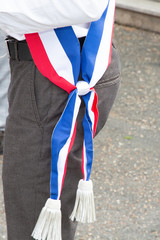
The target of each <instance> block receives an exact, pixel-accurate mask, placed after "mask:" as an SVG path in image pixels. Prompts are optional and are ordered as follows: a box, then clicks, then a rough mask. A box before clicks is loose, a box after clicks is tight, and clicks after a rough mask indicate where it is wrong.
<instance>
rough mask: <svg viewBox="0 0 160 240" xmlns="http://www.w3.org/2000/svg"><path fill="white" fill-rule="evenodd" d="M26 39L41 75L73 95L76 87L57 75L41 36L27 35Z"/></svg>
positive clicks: (36, 34) (35, 34)
mask: <svg viewBox="0 0 160 240" xmlns="http://www.w3.org/2000/svg"><path fill="white" fill-rule="evenodd" d="M25 38H26V41H27V43H28V46H29V49H30V51H31V55H32V57H33V60H34V62H35V64H36V66H37V67H38V69H39V71H40V72H41V74H42V75H44V76H45V77H46V78H48V79H49V80H50V81H51V82H53V83H54V84H55V85H57V86H58V87H60V88H62V89H63V90H65V91H67V92H68V93H71V92H72V91H73V90H74V89H75V88H76V87H75V86H74V85H72V84H71V83H69V82H68V81H66V80H65V79H64V78H63V77H61V76H59V75H58V74H57V72H56V71H55V69H54V68H53V66H52V64H51V62H50V60H49V58H48V56H47V53H46V51H45V48H44V46H43V43H42V41H41V39H40V37H39V34H38V33H33V34H26V35H25ZM53 44H54V43H53ZM55 57H56V56H55Z"/></svg>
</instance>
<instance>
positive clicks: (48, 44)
mask: <svg viewBox="0 0 160 240" xmlns="http://www.w3.org/2000/svg"><path fill="white" fill-rule="evenodd" d="M39 36H40V38H41V41H42V43H43V45H44V48H45V50H46V53H47V55H48V58H49V60H50V62H51V64H52V66H53V67H54V69H55V71H56V72H57V73H58V75H59V76H61V77H63V78H64V79H66V80H67V81H68V82H70V83H71V84H73V85H74V84H75V83H74V76H73V70H72V64H71V62H70V60H69V58H68V56H67V54H66V52H65V51H64V49H63V47H62V45H61V43H60V41H59V39H58V38H57V35H56V33H55V31H54V30H53V31H46V32H41V33H39ZM48 39H52V41H48ZM66 69H67V71H66Z"/></svg>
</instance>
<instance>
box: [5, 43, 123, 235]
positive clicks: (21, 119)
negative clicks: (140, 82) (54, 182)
mask: <svg viewBox="0 0 160 240" xmlns="http://www.w3.org/2000/svg"><path fill="white" fill-rule="evenodd" d="M10 64H11V83H10V86H9V93H8V96H9V116H8V118H7V123H6V136H5V148H4V164H3V186H4V200H5V210H6V219H7V230H8V240H31V239H32V238H31V237H30V235H31V233H32V230H33V228H34V225H35V223H36V221H37V218H38V216H39V213H40V211H41V209H42V207H43V206H44V204H45V202H46V200H47V198H48V197H49V196H50V189H49V186H50V165H51V149H50V145H51V143H50V142H51V134H52V131H53V129H54V126H55V125H56V123H57V121H58V119H59V118H60V116H61V114H62V111H63V109H64V107H65V104H66V101H67V98H68V94H67V93H66V92H65V91H64V90H62V89H60V88H59V87H57V86H55V85H54V84H53V83H51V82H50V81H49V80H48V79H46V78H45V77H43V76H42V75H41V74H40V72H39V71H38V70H37V68H36V66H35V64H34V62H32V61H28V62H27V61H14V60H11V63H10ZM119 81H120V68H119V59H118V56H117V52H116V49H115V48H114V47H112V62H111V64H110V66H109V68H108V70H107V71H106V72H105V74H104V76H103V77H102V79H101V80H100V81H99V82H98V84H97V85H96V87H95V89H96V91H97V94H98V98H99V101H98V110H99V121H98V127H97V133H98V132H99V131H100V130H101V129H102V127H103V126H104V124H105V122H106V120H107V117H108V114H109V112H110V110H111V107H112V105H113V102H114V100H115V97H116V94H117V91H118V88H119ZM84 110H85V109H84V105H83V104H82V106H81V111H80V113H79V116H78V123H77V124H78V125H77V132H76V138H75V142H74V145H73V148H72V150H71V152H70V154H69V157H68V166H67V173H66V178H65V181H64V187H63V191H62V196H61V200H62V239H63V240H73V239H74V235H75V231H76V225H77V223H76V222H71V221H70V220H69V215H70V214H71V212H72V209H73V206H74V201H75V194H76V190H77V184H78V181H79V179H81V178H82V173H81V155H82V140H83V129H82V124H81V123H82V118H83V114H84Z"/></svg>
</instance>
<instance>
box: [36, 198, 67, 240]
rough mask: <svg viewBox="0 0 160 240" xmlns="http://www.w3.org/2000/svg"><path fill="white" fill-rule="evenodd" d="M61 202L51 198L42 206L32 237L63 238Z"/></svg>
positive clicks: (56, 239) (41, 239)
mask: <svg viewBox="0 0 160 240" xmlns="http://www.w3.org/2000/svg"><path fill="white" fill-rule="evenodd" d="M60 208H61V203H60V200H53V199H51V198H49V199H48V200H47V202H46V204H45V206H44V207H43V208H42V211H41V213H40V215H39V218H38V221H37V224H36V226H35V228H34V230H33V233H32V237H33V238H34V239H36V240H45V239H47V240H53V239H54V240H61V239H62V237H61V210H60Z"/></svg>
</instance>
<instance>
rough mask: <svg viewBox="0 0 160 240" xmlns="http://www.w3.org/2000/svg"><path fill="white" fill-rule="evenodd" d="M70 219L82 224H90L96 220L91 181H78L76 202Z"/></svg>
mask: <svg viewBox="0 0 160 240" xmlns="http://www.w3.org/2000/svg"><path fill="white" fill-rule="evenodd" d="M70 219H71V220H72V221H74V220H76V221H78V222H82V223H92V222H94V221H95V220H96V214H95V204H94V196H93V184H92V181H91V180H89V181H84V180H80V181H79V184H78V190H77V195H76V202H75V206H74V209H73V212H72V214H71V216H70Z"/></svg>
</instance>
